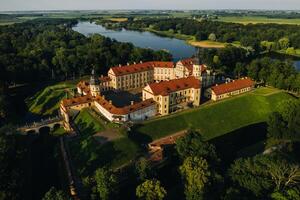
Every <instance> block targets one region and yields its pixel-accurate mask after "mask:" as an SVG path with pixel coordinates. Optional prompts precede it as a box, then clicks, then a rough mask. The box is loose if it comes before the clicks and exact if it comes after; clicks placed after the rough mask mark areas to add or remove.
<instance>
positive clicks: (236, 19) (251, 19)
mask: <svg viewBox="0 0 300 200" xmlns="http://www.w3.org/2000/svg"><path fill="white" fill-rule="evenodd" d="M217 21H221V22H232V23H240V24H244V25H246V24H258V23H262V24H270V23H275V24H293V25H299V24H300V19H282V18H268V17H260V16H230V17H219V18H218V19H217Z"/></svg>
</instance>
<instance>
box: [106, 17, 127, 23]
mask: <svg viewBox="0 0 300 200" xmlns="http://www.w3.org/2000/svg"><path fill="white" fill-rule="evenodd" d="M109 20H110V21H112V22H127V21H128V18H125V17H120V18H114V17H112V18H109Z"/></svg>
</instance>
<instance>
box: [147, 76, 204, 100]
mask: <svg viewBox="0 0 300 200" xmlns="http://www.w3.org/2000/svg"><path fill="white" fill-rule="evenodd" d="M200 85H201V83H200V81H199V80H198V79H196V78H195V77H193V76H190V77H187V78H180V79H173V80H170V81H163V82H160V83H151V84H149V87H150V88H151V90H152V92H153V94H154V95H162V96H166V95H169V94H170V93H172V92H176V91H179V90H185V89H188V88H195V89H198V88H200Z"/></svg>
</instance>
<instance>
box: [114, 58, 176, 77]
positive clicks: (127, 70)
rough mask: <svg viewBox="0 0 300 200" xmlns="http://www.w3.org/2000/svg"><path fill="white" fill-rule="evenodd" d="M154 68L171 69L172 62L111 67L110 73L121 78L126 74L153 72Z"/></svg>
mask: <svg viewBox="0 0 300 200" xmlns="http://www.w3.org/2000/svg"><path fill="white" fill-rule="evenodd" d="M154 67H168V68H169V67H173V62H162V61H153V62H144V63H137V64H133V65H125V66H121V67H119V66H118V67H112V68H111V69H112V71H113V72H114V73H115V75H116V76H122V75H126V74H133V73H137V72H143V71H149V70H153V68H154Z"/></svg>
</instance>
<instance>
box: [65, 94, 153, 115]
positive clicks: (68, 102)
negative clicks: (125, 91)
mask: <svg viewBox="0 0 300 200" xmlns="http://www.w3.org/2000/svg"><path fill="white" fill-rule="evenodd" d="M93 101H97V102H98V103H99V104H100V105H101V106H102V107H103V108H105V109H106V110H107V111H108V112H109V113H111V114H116V115H126V114H129V113H132V112H135V111H137V110H141V109H143V108H146V107H149V106H151V105H154V104H155V101H154V100H153V99H147V100H145V101H141V102H137V103H134V104H133V105H129V106H125V107H121V108H119V107H116V106H114V105H113V104H110V103H109V101H108V100H106V99H104V98H103V97H101V96H96V97H93V96H90V95H86V96H81V97H75V98H70V99H63V100H62V105H63V106H64V107H72V106H76V105H79V104H84V103H91V102H93Z"/></svg>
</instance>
